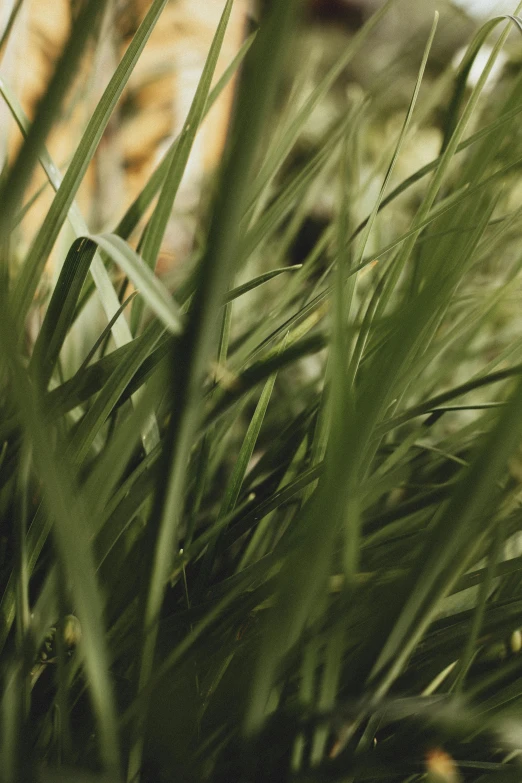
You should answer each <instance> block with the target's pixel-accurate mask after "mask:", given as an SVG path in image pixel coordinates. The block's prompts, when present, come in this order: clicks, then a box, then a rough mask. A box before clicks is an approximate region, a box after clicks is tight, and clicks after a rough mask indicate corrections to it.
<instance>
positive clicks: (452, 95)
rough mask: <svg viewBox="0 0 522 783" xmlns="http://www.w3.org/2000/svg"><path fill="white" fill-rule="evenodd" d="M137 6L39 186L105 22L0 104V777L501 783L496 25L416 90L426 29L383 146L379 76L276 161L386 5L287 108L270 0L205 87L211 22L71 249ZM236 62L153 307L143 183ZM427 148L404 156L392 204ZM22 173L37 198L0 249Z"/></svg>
mask: <svg viewBox="0 0 522 783" xmlns="http://www.w3.org/2000/svg"><path fill="white" fill-rule="evenodd" d="M165 3H166V0H153V2H151V3H150V10H149V11H148V13H147V15H146V16H145V18H144V20H143V22H142V24H141V27H140V28H139V30H138V32H137V34H136V36H135V37H134V39H133V41H132V43H131V44H130V46H129V47H128V49H127V51H126V53H125V55H124V57H123V59H122V60H121V63H120V64H119V66H118V68H117V70H116V71H115V73H114V75H113V76H112V79H111V81H110V83H109V85H108V87H107V89H106V90H105V92H104V94H103V96H102V98H101V100H100V102H99V104H98V106H97V108H96V110H95V112H94V114H93V115H92V118H91V120H90V122H89V124H88V126H87V128H86V130H85V133H84V135H83V138H82V139H81V142H80V143H79V145H78V147H77V150H76V153H75V155H74V157H73V159H72V160H71V161H70V162H69V164H68V167H67V169H66V171H65V172H64V174H63V178H62V176H61V175H60V174H59V173H58V169H57V168H56V165H55V163H54V162H53V161H52V160H51V159H50V156H49V154H48V153H47V152H46V148H45V142H46V139H47V137H48V135H49V132H50V131H51V128H52V125H53V123H54V122H55V121H56V119H57V118H58V117H60V116H62V114H61V112H62V109H63V106H64V105H65V101H66V98H67V95H68V90H69V88H70V86H71V84H72V83H73V79H74V75H75V72H76V70H77V68H78V67H79V64H80V62H81V60H82V57H83V56H84V55H85V53H86V52H87V50H88V47H89V46H90V45H91V42H90V41H89V35H90V33H91V31H93V30H95V29H96V26H97V24H98V22H99V18H100V14H102V13H103V10H104V6H105V5H106V3H105V2H103V1H102V0H86V2H84V3H83V4H81V6H80V10H79V13H78V15H77V19H76V22H75V24H74V26H73V29H72V33H71V39H70V41H69V43H68V45H67V46H66V48H65V49H64V51H63V53H62V56H61V60H60V62H59V64H58V67H57V70H56V75H55V76H54V77H53V79H52V80H51V81H50V83H49V86H48V90H47V92H46V94H45V96H44V98H43V100H42V102H41V104H40V107H39V109H38V111H37V115H36V117H35V119H34V122H33V124H32V125H30V126H29V125H28V123H27V121H26V120H25V117H24V115H23V113H22V112H21V109H20V107H19V104H18V101H17V98H16V95H15V94H14V93H13V91H12V89H11V88H10V85H8V84H6V83H5V82H4V81H1V82H0V91H1V92H2V96H3V100H5V101H6V102H7V104H8V105H9V107H10V111H11V113H12V114H13V117H14V119H15V120H16V122H17V123H18V124H19V126H20V129H21V132H22V133H23V134H24V135H25V141H24V143H23V145H22V147H21V150H20V152H19V153H18V154H17V156H16V157H14V158H13V159H12V160H10V161H9V165H8V167H7V168H6V170H4V172H3V174H2V177H1V181H0V240H1V241H0V248H1V254H0V261H1V268H0V272H1V278H0V299H1V301H0V344H1V350H0V405H1V417H0V667H1V679H2V691H1V707H0V712H1V720H0V753H1V758H0V778H1V780H2V781H5V783H13V782H17V781H23V782H24V783H25V782H27V783H31V782H32V781H45V782H48V783H54V782H55V781H56V783H58V781H88V782H90V781H111V782H115V781H124V780H125V781H128V782H129V783H130V781H141V783H156V782H159V783H162V782H163V781H174V780H179V781H206V780H208V781H212V782H215V783H218V782H219V783H225V781H227V782H228V781H242V782H243V783H247V781H248V782H252V783H254V782H255V781H259V783H261V781H270V782H272V781H283V780H285V781H286V780H288V781H302V782H303V783H304V782H305V781H339V782H340V781H346V782H348V781H350V783H352V782H353V783H356V782H357V783H358V782H359V781H390V783H391V782H392V781H393V782H395V781H397V782H398V783H399V782H404V783H406V781H417V780H424V779H428V780H430V781H440V782H441V783H456V782H457V781H477V782H478V781H481V783H488V782H489V781H492V783H496V782H497V781H502V783H504V782H508V781H513V783H518V782H519V781H520V780H522V765H521V756H520V754H521V753H522V709H521V708H522V655H521V654H520V649H521V647H522V636H521V631H520V630H519V628H520V627H521V626H522V547H521V546H520V543H519V541H520V538H519V537H520V534H521V532H522V508H521V500H522V495H521V491H522V484H521V482H522V379H521V375H522V318H521V316H520V301H521V300H520V297H521V295H522V285H521V274H522V230H521V219H522V200H521V190H520V184H519V182H520V180H519V178H520V173H521V168H522V133H521V131H520V127H521V126H520V118H521V115H522V72H521V71H520V67H519V66H518V65H516V55H517V53H518V52H520V50H521V46H522V38H521V37H520V33H521V32H522V21H521V20H520V19H519V18H518V17H517V16H516V14H517V13H518V11H519V9H517V10H515V11H514V14H515V15H513V16H511V17H503V18H496V19H493V20H491V21H490V22H488V23H487V24H486V25H484V26H483V27H482V28H481V29H480V30H479V31H478V32H477V33H476V35H475V37H474V38H473V39H472V40H471V41H470V42H469V46H468V48H467V53H466V55H465V57H464V59H463V61H462V63H461V65H460V67H459V69H458V70H457V71H454V70H452V69H451V68H448V69H446V70H444V71H440V70H439V72H435V73H434V71H433V69H431V70H430V68H431V66H430V63H431V60H430V50H431V49H432V45H433V46H434V47H435V46H436V42H437V35H438V34H439V30H440V28H441V26H442V24H443V22H444V19H443V17H441V20H440V23H439V20H438V17H437V16H436V17H435V19H434V20H433V26H432V27H431V30H430V24H431V21H432V20H429V24H428V26H427V28H426V35H425V37H424V40H423V42H422V44H421V45H420V48H419V47H417V49H415V54H414V55H412V57H414V58H415V69H414V72H413V75H412V76H411V78H410V81H409V83H408V91H409V94H410V96H411V102H410V104H409V106H408V105H405V106H398V107H397V108H396V111H397V113H398V114H400V118H401V120H400V123H396V124H395V126H394V129H393V132H392V131H387V132H386V133H381V135H378V134H377V135H376V133H377V131H376V129H377V128H379V126H382V124H383V122H384V119H383V116H382V106H381V103H380V101H381V100H384V98H385V96H386V93H387V90H388V88H390V89H391V88H392V87H393V86H394V85H393V84H392V80H393V79H394V78H395V76H394V74H393V72H392V71H389V72H387V71H386V70H384V71H383V73H382V75H381V76H380V77H379V79H380V89H379V90H376V91H373V92H372V91H371V90H369V91H368V92H365V91H364V90H363V89H362V88H359V89H352V90H349V91H348V92H347V93H344V98H343V101H344V102H343V103H342V106H341V107H340V108H339V111H337V112H333V116H332V119H331V122H330V123H329V124H328V125H327V127H326V128H323V129H322V131H321V134H322V135H321V136H320V138H319V139H316V143H315V146H313V148H307V151H306V154H305V153H303V152H302V151H301V153H300V154H297V152H296V151H297V150H298V149H299V144H300V140H301V139H302V136H303V133H304V132H305V129H306V128H307V126H308V124H309V122H310V120H311V117H312V116H313V113H314V111H316V110H317V107H320V106H321V105H322V102H323V101H324V100H325V97H326V96H328V94H329V91H330V89H331V88H332V86H333V85H334V83H335V82H336V80H337V78H338V76H339V75H340V74H342V73H344V72H345V70H346V68H347V67H349V63H350V60H351V58H352V57H354V56H357V57H359V58H361V57H364V56H366V55H368V56H370V54H371V41H372V35H373V34H374V31H376V30H378V29H379V25H383V24H386V14H387V13H388V6H389V5H390V3H388V4H387V5H386V6H384V7H383V9H382V11H380V12H379V13H378V15H376V16H374V17H373V18H372V19H371V20H370V22H369V23H368V24H367V25H366V26H365V27H364V28H363V29H362V30H360V31H359V32H358V33H357V35H356V36H355V37H353V38H352V39H351V41H350V42H349V43H348V44H347V46H346V47H345V50H344V54H343V60H342V61H341V62H339V63H338V64H336V65H335V66H334V69H333V70H332V71H328V72H327V73H326V74H324V73H323V74H322V75H321V76H320V77H317V78H314V79H309V78H308V77H306V78H301V79H300V78H299V74H298V75H297V78H296V79H295V83H294V84H293V85H288V74H289V72H290V71H289V69H288V61H289V59H290V60H291V59H292V58H291V57H290V58H289V57H288V54H289V52H294V58H295V50H294V49H293V48H292V47H293V46H294V45H295V44H294V42H293V41H294V38H293V35H294V33H295V29H296V24H297V17H298V12H299V2H297V0H284V2H274V3H272V4H271V9H272V10H271V11H270V12H269V14H268V15H267V16H265V18H263V19H262V22H261V25H260V29H259V30H258V31H257V34H256V35H255V36H254V38H253V40H249V41H248V42H247V44H246V46H245V47H244V49H243V50H242V51H241V53H240V55H239V56H238V58H237V60H236V62H235V63H234V65H233V67H232V68H231V70H230V71H229V72H228V73H227V74H226V75H225V77H224V78H223V80H222V81H221V82H219V83H218V85H217V86H216V87H214V88H213V89H212V91H211V90H210V85H211V82H212V76H213V70H214V67H215V64H216V61H217V57H218V53H219V48H220V45H221V42H222V39H223V34H224V30H225V26H226V23H227V18H228V15H229V13H230V8H231V2H230V1H229V2H227V4H226V7H225V10H224V14H223V18H222V22H221V25H220V27H219V29H218V30H217V32H216V36H215V39H214V43H213V45H212V48H211V50H210V52H209V55H208V60H207V65H206V67H205V71H204V74H203V77H202V79H201V82H200V85H199V88H198V91H197V94H196V97H195V99H194V102H193V105H192V108H191V111H190V114H189V116H188V117H187V120H186V123H185V126H184V129H183V131H182V133H181V135H180V137H179V138H178V140H177V141H176V142H175V143H174V144H173V146H172V147H171V148H170V150H169V151H168V153H167V155H166V157H165V158H164V159H163V162H162V163H161V164H160V165H159V168H158V169H157V170H156V172H155V173H154V174H153V175H152V177H151V178H150V180H149V182H148V184H147V185H146V187H145V189H144V190H143V192H142V194H141V196H140V197H139V198H138V200H137V201H136V202H135V203H134V204H133V205H131V206H130V207H129V208H128V209H127V211H125V207H122V210H121V216H120V217H121V219H120V220H119V222H118V224H117V225H115V226H108V227H107V230H106V231H105V232H104V233H102V234H99V235H92V234H91V233H90V232H89V227H88V225H87V223H86V221H85V219H84V217H83V216H82V214H81V212H80V211H79V209H78V207H77V206H76V204H75V197H76V194H77V191H78V188H79V187H80V184H81V182H82V178H83V177H84V175H85V172H86V169H87V167H88V164H89V162H90V161H91V160H92V157H93V155H94V153H95V151H96V148H97V145H98V143H99V141H100V139H101V137H102V135H103V133H104V130H105V128H106V127H107V124H108V122H109V119H110V117H111V115H112V113H113V110H114V108H115V106H116V104H117V102H118V99H119V97H120V95H121V94H122V91H123V90H124V88H125V85H126V83H127V81H128V79H129V76H130V74H131V73H132V70H133V67H134V65H135V64H136V61H137V60H138V58H139V56H140V53H141V51H142V49H143V47H144V46H145V44H146V42H147V38H148V36H149V35H150V33H151V31H152V29H153V28H154V25H155V24H156V22H157V20H158V18H159V16H160V14H161V12H162V10H163V7H164V6H165ZM18 5H20V4H15V6H14V9H15V10H14V13H15V12H16V8H17V6H18ZM438 23H439V25H438ZM437 26H438V27H439V29H437ZM508 35H509V36H510V37H509V41H508ZM486 45H488V46H489V47H490V51H491V54H490V55H489V59H488V60H487V63H486V65H485V67H484V69H483V70H482V73H481V75H480V76H479V78H478V81H477V80H469V79H468V76H469V71H470V68H471V66H472V65H473V63H474V61H475V58H476V57H477V55H478V54H479V53H481V52H482V51H483V50H484V47H485V46H486ZM505 46H508V47H511V51H512V52H513V53H514V64H512V65H511V67H510V68H507V69H505V71H504V75H503V77H502V78H501V80H500V81H499V82H498V83H497V84H496V86H495V88H494V89H493V90H492V89H490V88H489V87H488V74H489V72H490V71H491V70H492V69H493V66H494V65H495V61H496V58H497V57H498V56H499V55H500V54H501V52H502V51H503V50H504V47H505ZM519 59H520V58H519ZM311 67H312V64H311V62H306V63H305V62H303V69H306V68H311ZM237 68H239V69H240V71H241V78H240V80H239V85H240V88H239V91H238V96H237V101H236V110H235V114H234V118H233V121H232V125H231V129H230V133H229V140H228V145H227V148H226V151H225V155H224V160H223V165H222V169H221V171H220V173H219V175H218V176H217V178H216V182H215V183H211V184H210V185H209V192H210V191H211V192H212V194H213V195H212V202H211V198H210V195H206V197H205V198H204V199H203V202H204V204H203V206H202V208H201V216H200V229H199V231H198V234H197V237H196V242H195V246H194V252H193V254H192V255H191V257H190V258H187V259H185V260H183V261H182V262H181V263H180V266H179V269H178V271H177V280H176V283H175V284H173V285H172V286H171V285H170V282H169V280H168V279H166V278H165V279H164V280H163V281H160V280H159V278H158V277H157V276H155V274H154V269H155V266H156V261H157V258H158V254H159V251H160V248H161V245H162V241H163V237H164V234H165V231H166V228H167V224H168V222H169V219H170V215H171V212H172V209H173V205H174V202H175V198H176V193H177V190H178V186H179V184H180V181H181V177H182V174H183V171H184V169H185V165H186V163H187V159H188V157H189V154H190V150H191V146H192V142H193V140H194V135H195V133H196V130H197V127H198V125H199V124H200V122H201V121H202V118H203V117H204V115H205V113H206V111H207V110H208V109H209V107H210V105H211V104H212V102H213V101H215V100H216V99H217V98H218V96H219V93H220V91H221V89H222V88H223V87H224V85H225V82H226V80H227V79H228V78H230V77H231V75H232V73H233V71H234V70H235V69H237ZM283 74H286V76H285V79H284V80H283V79H282V76H283ZM305 76H306V74H305ZM308 76H310V73H308ZM428 78H429V79H430V82H429V88H428V87H427V86H426V79H428ZM387 79H388V80H389V81H387ZM310 85H312V86H310ZM288 94H289V95H290V98H288V99H285V97H284V96H285V95H288ZM379 96H380V97H379ZM383 105H384V104H383ZM430 127H431V128H435V129H436V131H437V133H438V134H439V136H438V137H437V138H439V145H438V149H437V151H436V153H435V157H434V158H433V160H432V161H431V162H430V163H428V164H427V165H425V166H424V167H423V168H422V169H420V170H417V171H415V172H414V173H413V174H410V175H409V176H408V177H407V178H406V179H403V178H402V177H401V176H400V172H401V170H402V169H403V167H404V163H405V161H406V163H407V162H408V160H410V161H411V159H412V158H413V153H412V152H411V150H412V145H414V143H415V140H416V139H417V138H421V137H422V134H423V133H425V132H426V129H427V128H430ZM375 139H377V141H375ZM372 145H373V146H372ZM408 155H410V158H408ZM40 167H42V168H43V169H44V170H45V172H46V174H47V176H48V178H49V181H50V186H49V187H50V188H52V189H54V190H55V191H56V194H55V196H54V199H53V200H52V204H51V207H50V209H49V211H48V214H47V216H46V218H45V220H44V221H43V222H42V224H41V226H40V227H39V229H38V231H37V233H36V234H35V235H34V237H32V238H31V241H30V242H29V243H28V244H27V243H25V244H24V242H22V239H21V237H22V236H23V227H24V217H25V214H26V210H25V207H26V206H29V208H30V205H28V203H27V199H29V198H30V193H31V190H30V186H31V182H32V178H33V174H34V172H35V171H36V170H37V169H38V168H40ZM326 188H328V192H329V194H330V196H333V197H332V199H331V200H332V205H333V206H332V207H331V215H330V217H329V220H328V224H327V225H326V227H325V229H324V231H323V232H322V233H321V234H320V236H319V237H318V239H317V242H316V243H315V244H314V243H312V244H311V247H310V248H308V249H307V251H306V252H304V253H302V258H299V259H296V257H295V255H296V247H301V246H302V241H301V240H302V233H303V231H302V227H303V225H305V223H306V220H307V214H308V209H309V205H310V204H311V203H312V202H313V199H314V198H315V196H316V195H317V193H318V192H323V191H324V190H325V189H326ZM210 202H211V203H210ZM64 226H67V231H69V232H71V233H72V235H73V236H76V239H74V241H72V243H68V246H67V252H66V253H65V254H63V257H62V258H60V257H58V259H56V257H55V264H58V265H60V264H61V271H60V272H59V275H57V281H56V283H55V284H52V283H51V282H50V280H51V277H50V275H49V273H48V271H47V267H46V264H47V261H48V259H49V256H50V254H51V251H52V249H53V246H54V245H55V241H56V239H57V237H58V235H59V234H60V232H61V230H62V227H64ZM61 236H62V237H63V236H64V234H61ZM65 236H67V235H65ZM26 244H27V247H26ZM69 245H70V246H69ZM62 246H63V244H62ZM59 255H60V254H59V253H58V256H59ZM296 260H298V261H300V264H296V263H295V262H296ZM58 268H59V267H58ZM125 281H128V282H125ZM129 283H132V285H133V287H134V288H131V287H130V286H129ZM134 289H136V290H137V292H138V293H137V294H131V295H130V296H129V294H130V292H131V290H134ZM100 312H101V313H103V318H99V317H98V316H99V313H100ZM89 313H90V314H91V315H89V316H88V317H86V314H89ZM97 314H98V315H97ZM93 319H94V320H93ZM98 321H99V326H96V324H97V323H98ZM87 322H89V323H90V324H91V327H92V325H93V324H94V325H95V326H96V330H97V331H95V336H94V338H93V339H92V340H91V339H90V337H89V340H90V342H89V341H88V340H87V339H86V337H85V335H86V334H88V332H86V331H85V325H86V323H87ZM86 343H88V344H86Z"/></svg>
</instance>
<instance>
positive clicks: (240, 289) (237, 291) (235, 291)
mask: <svg viewBox="0 0 522 783" xmlns="http://www.w3.org/2000/svg"><path fill="white" fill-rule="evenodd" d="M301 267H302V264H294V266H284V267H281V268H280V269H272V270H271V271H270V272H265V273H264V274H262V275H259V276H258V277H254V278H253V279H252V280H249V281H248V283H243V284H242V285H238V286H236V288H231V289H230V291H229V292H228V293H227V295H226V296H225V302H233V301H234V299H238V298H239V297H240V296H243V294H246V293H248V292H249V291H252V290H253V289H254V288H257V287H258V286H260V285H263V283H267V282H268V281H269V280H273V279H274V277H279V275H282V274H285V273H286V272H297V271H298V270H299V269H301Z"/></svg>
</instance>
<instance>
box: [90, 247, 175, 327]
mask: <svg viewBox="0 0 522 783" xmlns="http://www.w3.org/2000/svg"><path fill="white" fill-rule="evenodd" d="M89 239H90V240H91V241H92V242H95V243H96V244H97V245H98V247H100V248H101V249H102V250H104V251H105V253H106V254H107V255H108V256H109V257H110V258H111V259H112V260H113V261H114V263H115V264H117V265H118V266H119V267H120V269H122V270H123V272H125V274H126V275H127V277H128V278H129V280H131V281H132V282H133V283H134V285H135V286H136V288H137V289H138V291H139V293H140V294H141V296H142V297H143V300H144V301H145V302H146V303H147V305H148V306H149V307H150V309H151V310H152V311H153V312H154V313H155V314H156V315H157V316H158V318H159V319H160V320H161V321H163V323H164V325H165V326H166V327H167V329H169V330H170V331H171V332H172V334H179V333H180V331H181V314H180V311H179V307H178V306H177V304H176V302H175V300H174V299H173V298H172V297H171V296H170V294H169V292H168V291H167V289H166V288H165V286H164V285H163V283H161V281H160V280H159V279H158V278H157V277H156V276H155V275H154V272H152V271H151V269H150V267H148V266H147V264H146V263H145V262H144V260H143V258H142V257H141V256H139V255H138V254H137V253H136V252H135V251H134V250H133V249H132V248H131V247H130V245H128V244H127V242H125V240H124V239H122V238H121V237H119V236H117V235H116V234H98V235H94V236H90V237H89Z"/></svg>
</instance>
